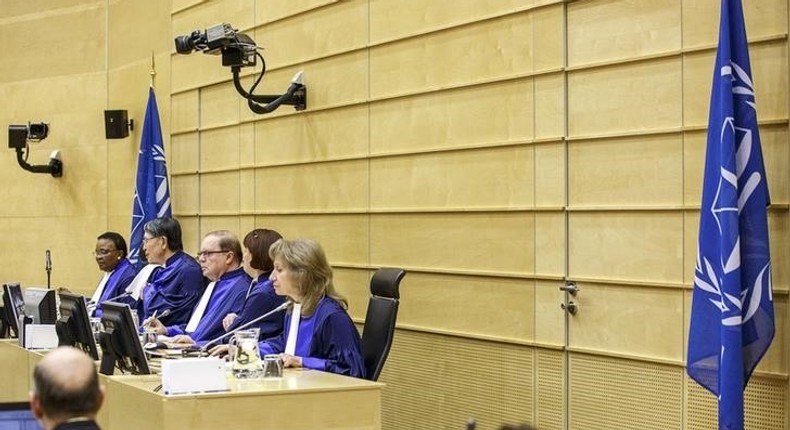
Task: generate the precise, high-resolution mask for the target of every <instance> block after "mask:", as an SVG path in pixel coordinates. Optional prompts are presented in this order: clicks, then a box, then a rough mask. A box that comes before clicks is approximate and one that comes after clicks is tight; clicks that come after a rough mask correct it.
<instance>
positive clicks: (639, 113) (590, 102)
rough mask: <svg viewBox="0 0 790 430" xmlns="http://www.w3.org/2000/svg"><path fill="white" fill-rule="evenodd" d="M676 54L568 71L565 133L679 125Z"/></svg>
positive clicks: (679, 69) (678, 68)
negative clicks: (636, 61)
mask: <svg viewBox="0 0 790 430" xmlns="http://www.w3.org/2000/svg"><path fill="white" fill-rule="evenodd" d="M681 72H682V68H681V61H680V59H679V58H662V59H657V60H652V61H643V62H638V63H632V64H624V65H622V66H619V67H603V68H596V69H590V70H579V71H574V72H572V73H570V74H569V75H568V135H569V136H571V137H579V136H589V135H601V134H612V133H628V132H632V133H633V132H643V131H649V130H662V129H667V128H670V127H679V126H680V125H681V120H682V110H683V109H682V94H683V91H682V85H681V84H682V80H681Z"/></svg>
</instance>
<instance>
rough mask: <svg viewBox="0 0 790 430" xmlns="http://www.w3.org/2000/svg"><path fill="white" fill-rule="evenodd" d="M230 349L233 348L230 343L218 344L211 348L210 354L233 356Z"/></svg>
mask: <svg viewBox="0 0 790 430" xmlns="http://www.w3.org/2000/svg"><path fill="white" fill-rule="evenodd" d="M230 349H231V347H230V345H217V346H215V347H213V348H211V349H209V350H208V353H209V354H210V355H212V356H214V357H223V356H225V357H230V356H231V355H230V353H231V350H230Z"/></svg>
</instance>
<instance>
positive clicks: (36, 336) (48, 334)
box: [25, 324, 58, 349]
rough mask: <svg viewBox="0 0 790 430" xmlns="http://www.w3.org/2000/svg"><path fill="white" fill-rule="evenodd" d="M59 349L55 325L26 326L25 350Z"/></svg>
mask: <svg viewBox="0 0 790 430" xmlns="http://www.w3.org/2000/svg"><path fill="white" fill-rule="evenodd" d="M57 347H58V333H57V332H56V331H55V324H25V349H54V348H57Z"/></svg>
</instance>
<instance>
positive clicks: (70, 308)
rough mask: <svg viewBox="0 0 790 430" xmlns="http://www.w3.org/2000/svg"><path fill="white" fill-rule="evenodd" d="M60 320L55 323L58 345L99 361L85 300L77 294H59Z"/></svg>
mask: <svg viewBox="0 0 790 430" xmlns="http://www.w3.org/2000/svg"><path fill="white" fill-rule="evenodd" d="M59 309H60V318H59V319H58V321H57V322H56V323H55V331H57V333H58V345H60V346H63V345H68V346H74V347H76V348H79V349H81V350H83V351H85V353H86V354H88V355H90V356H91V358H93V359H94V360H98V359H99V351H98V350H97V349H96V341H95V340H94V338H93V330H92V329H91V321H90V318H88V309H87V307H86V306H85V298H84V297H82V296H81V295H79V294H69V293H60V306H59Z"/></svg>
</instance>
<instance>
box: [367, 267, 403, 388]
mask: <svg viewBox="0 0 790 430" xmlns="http://www.w3.org/2000/svg"><path fill="white" fill-rule="evenodd" d="M404 276H406V271H405V270H403V269H398V268H393V267H382V268H381V269H379V270H377V271H376V273H374V274H373V278H372V279H371V280H370V301H368V313H367V315H366V316H365V326H364V328H363V329H362V357H363V358H364V359H365V374H366V375H367V379H369V380H371V381H376V380H378V379H379V375H380V374H381V369H383V368H384V362H385V361H387V355H389V353H390V348H391V347H392V339H393V337H394V335H395V320H396V319H397V317H398V301H399V299H400V292H399V291H398V286H399V285H400V281H401V279H403V277H404Z"/></svg>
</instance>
